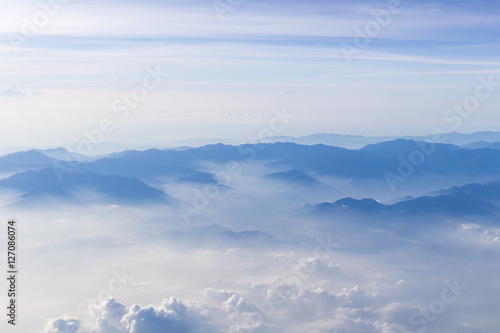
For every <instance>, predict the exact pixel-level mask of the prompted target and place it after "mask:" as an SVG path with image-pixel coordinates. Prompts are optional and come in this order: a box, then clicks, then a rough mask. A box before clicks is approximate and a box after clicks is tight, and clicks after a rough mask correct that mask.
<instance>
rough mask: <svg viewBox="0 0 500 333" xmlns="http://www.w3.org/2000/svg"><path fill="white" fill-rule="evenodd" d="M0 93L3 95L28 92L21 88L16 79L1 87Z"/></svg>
mask: <svg viewBox="0 0 500 333" xmlns="http://www.w3.org/2000/svg"><path fill="white" fill-rule="evenodd" d="M0 95H3V96H25V95H26V92H25V91H22V90H19V88H18V84H17V83H16V82H15V81H14V82H12V83H10V84H8V85H5V86H2V87H0Z"/></svg>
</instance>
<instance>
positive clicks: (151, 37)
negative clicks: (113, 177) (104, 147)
mask: <svg viewBox="0 0 500 333" xmlns="http://www.w3.org/2000/svg"><path fill="white" fill-rule="evenodd" d="M45 2H48V0H47V1H45ZM0 4H1V6H2V11H1V12H2V13H3V15H2V16H3V17H2V20H1V23H0V34H2V40H3V43H2V44H0V50H1V51H2V52H1V53H0V61H1V62H2V67H0V70H1V75H0V103H1V105H2V107H1V111H0V112H1V115H2V123H1V125H0V130H1V133H2V134H0V136H1V138H2V141H3V142H6V141H8V142H16V143H18V144H20V145H34V144H47V145H51V144H53V145H57V144H61V143H68V142H76V141H79V140H81V139H82V134H81V131H82V130H85V129H86V130H90V129H92V128H95V127H96V126H98V125H96V124H98V123H99V121H100V120H101V119H102V118H103V117H107V115H109V113H110V108H111V105H112V103H113V101H114V100H116V99H117V98H119V96H121V94H123V93H127V92H128V91H130V90H131V89H132V88H133V87H134V86H135V85H137V84H138V83H140V82H141V80H142V78H143V77H144V75H145V73H146V71H145V68H146V67H147V66H150V67H155V66H159V67H161V68H162V69H164V70H165V71H168V72H169V73H170V76H169V78H168V80H167V82H165V83H164V84H162V85H161V86H160V87H158V89H155V90H154V91H152V92H151V93H150V94H149V95H148V98H147V99H146V100H145V101H144V102H141V103H140V105H139V107H138V108H137V110H134V113H133V114H132V115H131V116H130V117H129V118H127V119H125V120H123V121H117V122H116V129H115V130H114V131H113V132H112V133H109V135H107V137H106V141H116V142H149V141H162V140H172V139H178V138H182V139H183V138H190V137H228V138H241V139H244V138H246V137H247V136H249V135H252V134H254V133H255V132H256V131H258V130H259V129H260V128H262V127H263V126H265V125H266V124H267V122H268V119H267V118H270V117H271V111H272V109H274V108H281V107H283V106H286V107H287V108H288V109H289V110H290V112H293V113H294V114H296V115H297V117H296V119H295V120H294V122H292V123H291V124H290V126H289V128H287V132H286V133H284V134H289V135H306V134H311V133H315V132H334V133H342V134H348V133H352V134H366V135H397V134H418V135H420V134H428V133H430V132H432V130H433V129H434V128H436V127H443V128H446V124H443V114H444V113H445V111H446V110H447V109H448V108H450V107H452V106H453V105H454V103H459V102H461V101H463V100H464V98H466V97H467V96H469V95H470V94H472V93H473V92H474V88H475V87H476V86H477V84H478V82H479V81H478V78H479V77H480V76H486V77H487V76H489V75H492V76H493V78H496V81H500V59H498V54H499V51H500V42H499V39H498V36H499V35H500V34H499V32H500V5H499V4H498V3H497V2H495V1H475V2H473V3H471V2H469V1H415V0H412V1H401V2H400V3H399V5H397V3H396V5H397V6H396V5H395V6H396V7H397V8H398V10H397V11H394V13H392V14H391V17H390V20H389V22H388V23H387V24H386V25H385V26H380V24H379V28H380V31H377V32H376V33H374V34H373V36H372V37H370V38H369V45H368V46H366V47H364V48H362V49H359V52H358V53H356V54H354V56H353V57H352V59H351V61H347V60H346V58H345V57H344V55H343V53H342V50H341V46H342V45H344V46H345V45H354V43H355V40H354V37H355V36H356V31H359V30H361V31H366V29H367V27H368V26H369V25H370V24H373V23H374V22H375V21H374V17H373V15H372V13H373V12H378V11H387V10H388V8H389V6H391V1H303V2H290V1H286V2H285V1H272V2H269V1H255V0H243V1H241V3H239V4H238V3H237V2H233V4H234V5H233V6H232V9H231V10H228V11H226V12H225V13H224V15H223V18H224V19H223V20H221V18H220V16H219V15H218V14H217V12H216V10H215V9H214V6H213V2H212V1H210V0H204V1H70V2H69V3H68V4H64V5H60V8H59V10H58V12H57V14H55V15H53V17H51V18H50V19H49V21H48V22H47V24H44V25H42V26H41V27H40V28H39V29H37V32H36V33H35V34H34V35H33V36H30V37H29V38H26V39H23V42H22V44H21V45H20V46H19V48H18V50H17V51H15V50H14V49H13V48H12V44H11V43H10V42H9V38H10V39H12V38H13V36H14V35H13V34H16V35H15V36H17V37H16V38H18V37H19V36H23V33H22V29H23V27H24V26H25V25H26V21H29V22H32V20H33V15H35V14H36V13H39V12H40V11H42V9H41V8H40V6H39V4H38V3H37V2H21V3H11V2H7V1H1V2H0ZM396 7H394V8H396ZM226 8H230V7H226ZM356 29H359V30H356ZM498 96H500V95H499V94H498V93H495V94H493V95H492V96H491V97H490V98H488V99H487V100H486V101H484V102H482V103H481V106H480V108H479V110H478V112H476V113H475V114H474V115H473V116H471V117H469V118H467V119H466V121H464V122H463V124H462V126H461V127H460V128H459V129H458V131H460V132H472V131H479V130H497V129H498V128H497V127H496V125H495V124H498V120H499V116H498V106H500V98H499V97H498ZM282 134H283V133H282Z"/></svg>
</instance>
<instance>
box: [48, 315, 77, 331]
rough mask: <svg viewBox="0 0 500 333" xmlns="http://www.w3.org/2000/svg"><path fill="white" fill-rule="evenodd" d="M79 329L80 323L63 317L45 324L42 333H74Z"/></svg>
mask: <svg viewBox="0 0 500 333" xmlns="http://www.w3.org/2000/svg"><path fill="white" fill-rule="evenodd" d="M79 327H80V321H79V320H78V319H75V318H69V317H63V318H57V319H53V320H49V321H48V322H47V326H45V330H44V331H43V332H44V333H75V332H77V331H78V329H79Z"/></svg>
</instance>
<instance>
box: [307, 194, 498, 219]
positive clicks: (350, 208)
mask: <svg viewBox="0 0 500 333" xmlns="http://www.w3.org/2000/svg"><path fill="white" fill-rule="evenodd" d="M306 208H307V210H308V211H312V212H313V213H319V214H338V213H348V214H367V215H373V214H377V213H380V214H385V215H387V214H393V215H394V214H408V215H412V216H414V215H444V216H464V215H490V214H496V213H498V212H500V210H499V209H498V207H496V206H494V205H492V204H491V203H489V202H487V201H485V200H480V199H478V198H476V197H474V196H473V195H468V194H464V193H455V194H451V195H438V196H434V197H431V196H423V197H418V198H414V199H409V200H404V201H400V202H398V203H395V204H392V205H384V204H382V203H379V202H377V201H375V200H373V199H361V200H357V199H353V198H344V199H340V200H337V201H335V202H334V203H327V202H324V203H321V204H318V205H313V206H310V205H309V206H308V207H306Z"/></svg>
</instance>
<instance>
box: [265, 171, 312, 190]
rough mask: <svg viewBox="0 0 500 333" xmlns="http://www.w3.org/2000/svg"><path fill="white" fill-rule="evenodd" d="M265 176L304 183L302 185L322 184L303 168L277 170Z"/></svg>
mask: <svg viewBox="0 0 500 333" xmlns="http://www.w3.org/2000/svg"><path fill="white" fill-rule="evenodd" d="M264 178H266V179H270V180H279V181H284V182H288V183H292V184H294V185H302V186H313V185H318V184H320V182H319V181H318V180H317V179H316V178H314V177H311V176H309V175H308V174H307V173H306V172H305V171H304V170H302V169H292V170H288V171H283V172H275V173H271V174H268V175H266V176H265V177H264Z"/></svg>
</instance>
